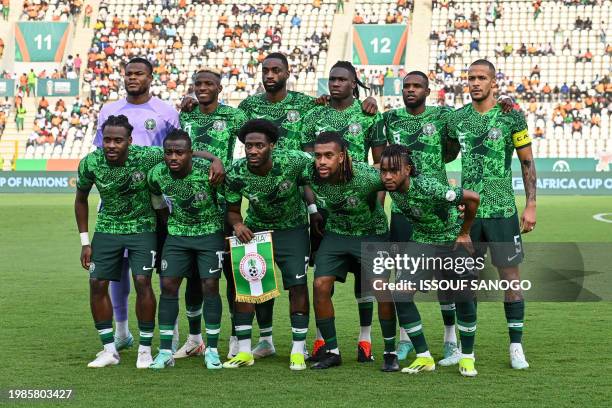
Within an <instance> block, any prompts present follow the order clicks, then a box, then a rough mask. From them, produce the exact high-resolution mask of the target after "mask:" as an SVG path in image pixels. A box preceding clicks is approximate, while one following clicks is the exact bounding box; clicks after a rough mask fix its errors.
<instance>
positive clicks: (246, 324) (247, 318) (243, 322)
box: [234, 312, 255, 340]
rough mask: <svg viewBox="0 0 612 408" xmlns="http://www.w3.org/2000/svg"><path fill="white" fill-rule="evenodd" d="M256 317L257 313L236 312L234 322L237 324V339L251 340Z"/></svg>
mask: <svg viewBox="0 0 612 408" xmlns="http://www.w3.org/2000/svg"><path fill="white" fill-rule="evenodd" d="M254 315H255V313H252V312H251V313H241V312H236V313H235V314H234V321H235V322H236V337H238V340H247V339H250V338H251V334H252V331H253V317H254Z"/></svg>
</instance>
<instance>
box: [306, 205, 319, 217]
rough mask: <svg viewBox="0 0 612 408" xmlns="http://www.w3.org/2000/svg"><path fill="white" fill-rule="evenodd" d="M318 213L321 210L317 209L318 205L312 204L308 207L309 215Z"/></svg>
mask: <svg viewBox="0 0 612 408" xmlns="http://www.w3.org/2000/svg"><path fill="white" fill-rule="evenodd" d="M318 212H319V209H318V208H317V205H316V204H310V205H309V206H308V215H312V214H315V213H318Z"/></svg>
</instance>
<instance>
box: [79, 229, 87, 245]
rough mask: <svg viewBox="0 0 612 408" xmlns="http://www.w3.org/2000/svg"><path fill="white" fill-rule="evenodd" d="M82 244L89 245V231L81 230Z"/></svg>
mask: <svg viewBox="0 0 612 408" xmlns="http://www.w3.org/2000/svg"><path fill="white" fill-rule="evenodd" d="M79 235H80V236H81V246H85V245H89V232H81V233H80V234H79Z"/></svg>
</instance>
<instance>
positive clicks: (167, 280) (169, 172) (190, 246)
mask: <svg viewBox="0 0 612 408" xmlns="http://www.w3.org/2000/svg"><path fill="white" fill-rule="evenodd" d="M192 154H193V151H192V148H191V139H190V138H189V135H188V134H187V133H186V132H184V131H182V130H174V131H172V132H171V133H170V134H168V136H166V139H165V140H164V160H165V163H160V164H159V165H157V166H155V167H154V168H153V169H152V170H151V171H150V172H149V175H148V183H149V188H150V189H151V193H152V195H153V201H154V204H155V205H156V206H157V207H163V206H164V205H163V202H164V198H165V201H166V202H167V204H168V207H169V214H168V238H167V239H166V242H165V244H164V249H163V253H162V261H161V272H160V276H161V283H162V292H161V296H160V300H159V315H158V320H159V333H160V347H159V354H158V355H157V356H156V357H155V361H153V363H152V364H151V366H150V368H154V369H161V368H165V367H167V366H173V365H174V358H173V356H172V333H173V328H174V322H175V321H176V318H177V316H178V309H179V306H178V291H179V287H180V286H181V282H182V280H183V278H190V277H194V275H195V274H196V273H198V272H199V279H200V280H201V285H202V293H203V295H204V313H203V314H204V324H205V326H206V345H207V347H206V351H205V352H204V364H205V365H206V368H208V369H220V368H222V365H221V361H220V360H219V352H218V351H217V342H218V340H219V331H220V326H221V297H220V296H219V277H220V276H221V268H222V267H223V264H222V262H223V251H224V237H223V212H222V211H221V208H220V207H219V205H218V199H217V190H216V188H215V187H213V186H212V185H211V184H210V182H209V171H210V163H209V162H208V161H207V160H204V159H200V158H193V157H192ZM162 196H163V197H162ZM194 265H195V266H196V267H197V269H196V268H195V267H194Z"/></svg>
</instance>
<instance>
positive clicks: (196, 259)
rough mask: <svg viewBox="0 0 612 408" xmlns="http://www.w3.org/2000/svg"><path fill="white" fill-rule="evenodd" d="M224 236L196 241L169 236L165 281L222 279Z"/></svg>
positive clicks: (164, 257) (163, 272)
mask: <svg viewBox="0 0 612 408" xmlns="http://www.w3.org/2000/svg"><path fill="white" fill-rule="evenodd" d="M224 241H225V240H224V237H223V233H222V232H217V233H214V234H210V235H199V236H194V237H182V236H177V235H168V238H166V243H165V244H164V251H163V253H162V261H161V272H160V275H161V276H162V277H166V276H171V277H181V278H191V277H196V276H197V275H196V273H197V272H199V275H200V279H209V278H212V279H219V277H221V269H223V253H224V252H225V242H224Z"/></svg>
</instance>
